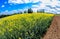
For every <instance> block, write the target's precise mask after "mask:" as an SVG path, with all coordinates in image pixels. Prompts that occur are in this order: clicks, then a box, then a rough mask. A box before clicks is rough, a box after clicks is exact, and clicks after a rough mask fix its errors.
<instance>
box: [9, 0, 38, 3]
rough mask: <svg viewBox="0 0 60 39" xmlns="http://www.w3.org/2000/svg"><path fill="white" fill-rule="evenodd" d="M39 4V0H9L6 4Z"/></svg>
mask: <svg viewBox="0 0 60 39" xmlns="http://www.w3.org/2000/svg"><path fill="white" fill-rule="evenodd" d="M36 2H39V0H9V1H8V3H13V4H22V3H36Z"/></svg>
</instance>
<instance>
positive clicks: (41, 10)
mask: <svg viewBox="0 0 60 39" xmlns="http://www.w3.org/2000/svg"><path fill="white" fill-rule="evenodd" d="M44 11H45V10H44V9H40V10H37V12H38V13H44Z"/></svg>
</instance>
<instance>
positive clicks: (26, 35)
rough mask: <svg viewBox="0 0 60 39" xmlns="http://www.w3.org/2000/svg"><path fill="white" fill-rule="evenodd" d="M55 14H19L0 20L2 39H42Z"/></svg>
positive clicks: (0, 38) (0, 35)
mask: <svg viewBox="0 0 60 39" xmlns="http://www.w3.org/2000/svg"><path fill="white" fill-rule="evenodd" d="M53 17H54V14H46V13H32V14H17V15H12V16H8V17H4V18H1V19H0V39H40V38H41V37H42V36H43V35H44V33H45V32H46V31H47V29H48V27H49V26H50V24H51V21H52V19H53Z"/></svg>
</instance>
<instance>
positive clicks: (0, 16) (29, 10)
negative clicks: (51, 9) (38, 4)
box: [0, 8, 44, 18]
mask: <svg viewBox="0 0 60 39" xmlns="http://www.w3.org/2000/svg"><path fill="white" fill-rule="evenodd" d="M22 13H23V12H19V13H14V14H11V15H15V14H22ZM24 13H33V10H32V9H31V8H29V9H28V10H27V11H26V10H25V11H24ZM37 13H44V9H41V10H37ZM11 15H3V14H2V15H0V18H3V17H7V16H11Z"/></svg>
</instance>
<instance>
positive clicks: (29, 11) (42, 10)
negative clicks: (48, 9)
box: [24, 8, 45, 13]
mask: <svg viewBox="0 0 60 39" xmlns="http://www.w3.org/2000/svg"><path fill="white" fill-rule="evenodd" d="M44 11H45V10H44V9H40V10H37V13H44ZM24 13H33V10H32V9H31V8H29V9H28V10H27V11H24Z"/></svg>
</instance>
